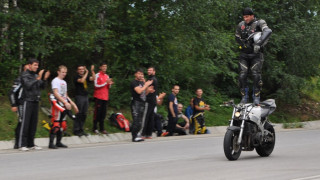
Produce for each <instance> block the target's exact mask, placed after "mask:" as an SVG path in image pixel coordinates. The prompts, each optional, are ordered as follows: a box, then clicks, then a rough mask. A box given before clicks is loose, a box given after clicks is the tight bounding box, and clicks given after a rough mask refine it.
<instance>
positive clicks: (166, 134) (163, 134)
mask: <svg viewBox="0 0 320 180" xmlns="http://www.w3.org/2000/svg"><path fill="white" fill-rule="evenodd" d="M165 136H169V132H163V133H162V134H161V137H165Z"/></svg>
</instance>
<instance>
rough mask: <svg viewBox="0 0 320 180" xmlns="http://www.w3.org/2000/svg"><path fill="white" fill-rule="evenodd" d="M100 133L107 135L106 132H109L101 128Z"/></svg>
mask: <svg viewBox="0 0 320 180" xmlns="http://www.w3.org/2000/svg"><path fill="white" fill-rule="evenodd" d="M101 133H102V134H105V135H108V134H109V133H108V132H107V131H106V130H103V131H102V132H101Z"/></svg>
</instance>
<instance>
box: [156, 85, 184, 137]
mask: <svg viewBox="0 0 320 180" xmlns="http://www.w3.org/2000/svg"><path fill="white" fill-rule="evenodd" d="M179 91H180V87H179V86H178V85H174V86H173V88H172V93H171V94H170V95H169V97H168V99H169V105H168V111H169V113H168V119H169V121H168V127H167V131H166V132H164V133H162V134H161V136H172V135H173V133H174V130H175V127H176V124H177V121H178V117H177V115H178V99H177V94H178V93H179Z"/></svg>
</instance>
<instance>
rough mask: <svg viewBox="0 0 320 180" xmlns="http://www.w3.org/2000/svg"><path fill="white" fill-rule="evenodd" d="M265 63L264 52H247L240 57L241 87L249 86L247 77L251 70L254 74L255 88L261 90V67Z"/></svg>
mask: <svg viewBox="0 0 320 180" xmlns="http://www.w3.org/2000/svg"><path fill="white" fill-rule="evenodd" d="M262 65H263V54H262V53H259V54H245V53H242V54H241V55H240V57H239V69H240V74H239V84H240V88H241V89H244V88H247V87H248V85H247V78H248V74H249V72H251V74H252V78H253V87H254V90H255V91H256V92H257V91H260V90H261V87H262V80H261V69H262Z"/></svg>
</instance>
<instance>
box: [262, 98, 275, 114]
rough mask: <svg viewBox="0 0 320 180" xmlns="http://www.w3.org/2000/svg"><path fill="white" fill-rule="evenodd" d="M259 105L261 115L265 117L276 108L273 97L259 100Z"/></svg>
mask: <svg viewBox="0 0 320 180" xmlns="http://www.w3.org/2000/svg"><path fill="white" fill-rule="evenodd" d="M260 105H261V117H262V118H265V117H267V116H268V115H270V114H271V113H273V111H274V110H275V109H276V107H277V106H276V103H275V100H274V99H267V100H265V101H263V102H260Z"/></svg>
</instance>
